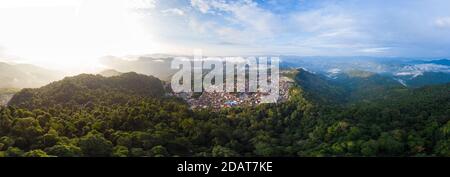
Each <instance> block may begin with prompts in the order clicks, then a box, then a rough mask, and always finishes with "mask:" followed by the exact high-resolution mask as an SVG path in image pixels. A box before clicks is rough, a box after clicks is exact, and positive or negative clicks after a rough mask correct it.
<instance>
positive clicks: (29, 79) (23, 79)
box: [0, 62, 62, 88]
mask: <svg viewBox="0 0 450 177" xmlns="http://www.w3.org/2000/svg"><path fill="white" fill-rule="evenodd" d="M61 78H62V73H60V72H57V71H53V70H48V69H44V68H41V67H38V66H34V65H29V64H8V63H3V62H0V88H36V87H40V86H43V85H45V84H48V83H50V82H52V81H55V80H59V79H61Z"/></svg>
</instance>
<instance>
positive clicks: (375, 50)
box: [360, 47, 391, 53]
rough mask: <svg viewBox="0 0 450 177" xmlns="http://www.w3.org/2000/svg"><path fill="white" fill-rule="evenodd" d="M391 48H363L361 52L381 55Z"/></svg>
mask: <svg viewBox="0 0 450 177" xmlns="http://www.w3.org/2000/svg"><path fill="white" fill-rule="evenodd" d="M390 49H391V48H389V47H375V48H365V49H361V50H360V51H361V52H364V53H383V52H387V51H389V50H390Z"/></svg>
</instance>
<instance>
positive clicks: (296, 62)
mask: <svg viewBox="0 0 450 177" xmlns="http://www.w3.org/2000/svg"><path fill="white" fill-rule="evenodd" d="M280 65H281V66H282V69H289V68H299V67H301V68H305V69H307V70H309V71H311V72H315V73H320V74H323V75H325V76H327V77H328V78H331V79H336V78H337V76H338V75H341V78H342V74H343V73H345V74H344V75H349V76H350V75H355V74H356V75H361V74H362V75H364V74H369V73H373V74H376V75H379V76H383V77H382V79H384V80H385V81H388V82H389V83H387V84H388V85H390V84H393V81H397V82H398V83H399V84H401V85H403V86H407V87H413V88H416V87H421V86H427V85H435V84H444V83H449V80H450V77H449V75H450V60H448V59H437V60H429V59H407V58H376V57H293V56H289V57H282V62H281V64H280ZM355 71H358V72H359V73H352V72H355ZM344 78H345V77H344ZM359 78H360V79H361V77H359ZM373 79H375V78H373ZM378 79H381V78H378ZM379 84H380V83H379Z"/></svg>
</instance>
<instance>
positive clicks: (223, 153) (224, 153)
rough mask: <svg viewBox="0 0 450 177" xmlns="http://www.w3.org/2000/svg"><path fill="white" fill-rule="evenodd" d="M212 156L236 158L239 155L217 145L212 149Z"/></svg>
mask: <svg viewBox="0 0 450 177" xmlns="http://www.w3.org/2000/svg"><path fill="white" fill-rule="evenodd" d="M212 156H213V157H237V156H239V155H238V154H237V153H236V152H235V151H233V150H231V149H229V148H226V147H222V146H220V145H218V146H214V147H213V149H212Z"/></svg>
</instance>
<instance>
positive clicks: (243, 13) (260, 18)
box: [191, 0, 280, 44]
mask: <svg viewBox="0 0 450 177" xmlns="http://www.w3.org/2000/svg"><path fill="white" fill-rule="evenodd" d="M191 5H192V7H194V8H195V9H197V10H198V11H200V12H201V13H207V14H211V15H212V16H214V17H216V18H217V19H222V20H223V22H217V21H214V22H211V21H208V20H197V21H196V22H195V24H197V26H200V27H196V28H200V29H202V31H207V32H211V33H213V34H215V35H217V37H218V39H219V40H221V41H220V42H221V43H247V44H249V43H253V42H255V41H258V40H259V41H261V40H264V39H267V38H272V37H274V36H275V35H274V33H275V32H276V31H277V27H279V26H280V25H277V24H278V21H279V19H278V17H277V16H276V15H275V14H273V13H272V12H270V11H267V10H265V9H262V8H260V7H258V4H257V3H256V2H253V1H250V0H237V1H212V0H191ZM217 19H216V20H217ZM201 23H204V24H206V25H202V24H201ZM191 24H193V23H191ZM204 27H209V29H208V30H205V29H204Z"/></svg>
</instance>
